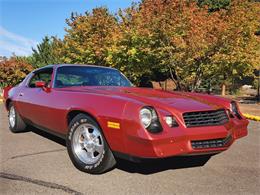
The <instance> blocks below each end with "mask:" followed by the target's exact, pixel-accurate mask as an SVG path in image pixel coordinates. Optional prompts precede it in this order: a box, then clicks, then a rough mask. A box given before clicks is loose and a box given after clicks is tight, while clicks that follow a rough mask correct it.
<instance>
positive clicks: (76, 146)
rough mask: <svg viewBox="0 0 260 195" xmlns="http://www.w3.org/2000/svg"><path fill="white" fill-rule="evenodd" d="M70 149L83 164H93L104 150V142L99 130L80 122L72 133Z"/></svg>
mask: <svg viewBox="0 0 260 195" xmlns="http://www.w3.org/2000/svg"><path fill="white" fill-rule="evenodd" d="M72 149H73V151H74V153H75V154H76V156H77V157H78V158H79V159H80V160H81V161H82V162H84V163H85V164H95V163H96V162H98V160H99V159H100V158H101V156H102V154H103V152H104V142H103V138H102V135H101V133H100V131H99V130H98V129H97V128H96V127H95V126H93V125H91V124H88V123H85V124H81V125H80V126H78V127H77V129H76V130H75V133H74V135H73V139H72Z"/></svg>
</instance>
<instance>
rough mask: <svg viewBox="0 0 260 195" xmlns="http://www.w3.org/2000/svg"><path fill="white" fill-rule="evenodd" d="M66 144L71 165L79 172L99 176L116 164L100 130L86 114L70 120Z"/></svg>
mask: <svg viewBox="0 0 260 195" xmlns="http://www.w3.org/2000/svg"><path fill="white" fill-rule="evenodd" d="M66 144H67V150H68V154H69V156H70V159H71V161H72V163H73V164H74V166H75V167H76V168H77V169H79V170H80V171H83V172H87V173H90V174H101V173H104V172H107V171H108V170H110V169H112V168H113V167H114V166H115V164H116V161H115V158H114V156H113V154H112V152H111V150H110V148H109V146H108V144H107V142H106V140H105V137H104V135H103V133H102V130H101V128H100V127H99V125H98V124H97V122H96V121H95V120H93V119H92V118H91V117H90V116H88V115H86V114H78V115H77V116H75V117H74V118H73V119H72V121H71V122H70V124H69V130H68V135H67V140H66Z"/></svg>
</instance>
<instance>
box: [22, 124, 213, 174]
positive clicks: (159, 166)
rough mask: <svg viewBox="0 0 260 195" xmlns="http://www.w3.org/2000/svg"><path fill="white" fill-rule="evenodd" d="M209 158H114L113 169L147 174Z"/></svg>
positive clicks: (200, 163) (49, 136)
mask: <svg viewBox="0 0 260 195" xmlns="http://www.w3.org/2000/svg"><path fill="white" fill-rule="evenodd" d="M27 130H28V131H31V132H33V133H35V134H37V135H40V136H42V137H45V138H46V139H49V140H51V141H54V142H56V143H58V144H60V145H62V146H65V147H66V141H65V140H64V139H62V138H60V137H57V136H55V135H52V134H50V133H47V132H45V131H42V130H40V129H37V128H35V127H28V128H27ZM210 158H211V156H210V155H204V156H178V157H171V158H164V159H154V160H145V161H141V162H131V161H127V160H123V159H121V158H116V161H117V164H116V167H115V169H120V170H122V171H126V172H129V173H140V174H144V175H148V174H154V173H157V172H162V171H166V170H171V169H183V168H192V167H199V166H203V165H205V164H206V163H207V162H208V160H209V159H210Z"/></svg>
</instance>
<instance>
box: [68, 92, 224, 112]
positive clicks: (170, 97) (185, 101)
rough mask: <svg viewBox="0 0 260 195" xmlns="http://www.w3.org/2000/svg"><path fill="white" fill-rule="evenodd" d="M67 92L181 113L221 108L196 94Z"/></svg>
mask: <svg viewBox="0 0 260 195" xmlns="http://www.w3.org/2000/svg"><path fill="white" fill-rule="evenodd" d="M67 90H70V91H80V92H88V93H95V94H103V95H109V96H115V97H121V98H127V99H132V100H137V101H140V102H142V103H144V104H146V105H148V106H156V107H163V108H165V109H167V108H173V109H174V110H178V111H181V112H191V111H203V110H215V109H220V108H223V106H222V107H221V106H220V105H218V104H216V103H215V102H212V100H210V99H208V98H207V96H205V97H204V96H202V95H201V94H200V95H199V94H196V93H185V92H169V91H163V90H157V89H150V88H137V87H71V88H68V89H67Z"/></svg>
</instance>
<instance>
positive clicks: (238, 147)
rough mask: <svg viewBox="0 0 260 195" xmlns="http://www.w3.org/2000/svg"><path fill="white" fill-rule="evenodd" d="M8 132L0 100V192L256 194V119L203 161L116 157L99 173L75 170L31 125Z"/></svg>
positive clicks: (259, 185) (259, 147)
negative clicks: (243, 132)
mask: <svg viewBox="0 0 260 195" xmlns="http://www.w3.org/2000/svg"><path fill="white" fill-rule="evenodd" d="M28 130H31V131H28V132H26V133H19V134H12V133H11V132H10V131H9V129H8V121H7V112H6V111H5V110H4V106H3V104H1V103H0V149H1V150H0V152H1V153H0V155H1V156H0V160H1V166H0V169H1V170H0V194H36V193H40V194H258V193H259V192H260V123H259V122H254V121H251V122H250V125H249V135H248V136H247V137H245V138H243V139H241V140H238V141H237V142H235V143H234V144H233V145H232V146H231V148H230V149H229V150H228V151H226V152H223V153H221V154H218V155H215V156H213V157H212V158H211V159H210V160H209V161H208V162H207V163H206V164H205V165H203V166H198V164H197V163H196V161H195V160H194V159H185V158H183V159H180V158H171V159H168V160H164V161H158V162H157V161H156V162H154V163H148V164H134V163H129V162H127V161H123V160H119V163H118V166H117V167H116V168H115V169H113V170H112V171H110V172H108V173H105V174H103V175H89V174H86V173H83V172H80V171H78V170H77V169H76V168H74V166H73V165H72V163H71V162H70V159H69V157H68V155H67V151H66V148H65V146H64V141H63V140H60V139H58V138H56V137H53V136H50V135H48V134H46V133H43V132H41V131H39V130H37V129H28Z"/></svg>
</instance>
